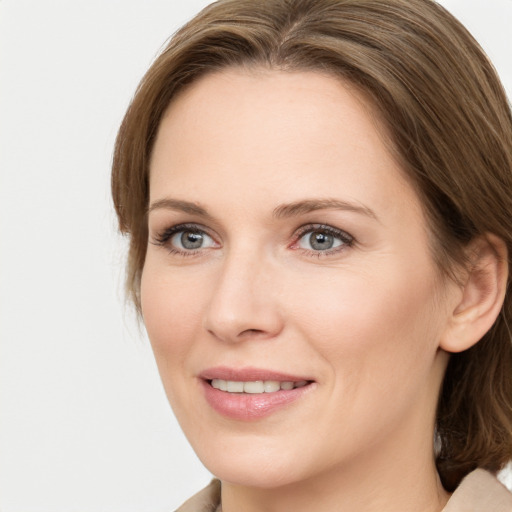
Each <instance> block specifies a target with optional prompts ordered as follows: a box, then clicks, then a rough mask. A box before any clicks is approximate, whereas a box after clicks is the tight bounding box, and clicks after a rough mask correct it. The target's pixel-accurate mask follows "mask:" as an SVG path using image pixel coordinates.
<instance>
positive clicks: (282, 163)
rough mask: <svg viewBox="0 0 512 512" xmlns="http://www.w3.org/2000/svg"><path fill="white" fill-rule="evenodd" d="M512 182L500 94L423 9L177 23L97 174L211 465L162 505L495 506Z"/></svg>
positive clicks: (188, 420)
mask: <svg viewBox="0 0 512 512" xmlns="http://www.w3.org/2000/svg"><path fill="white" fill-rule="evenodd" d="M511 190H512V118H511V114H510V109H509V106H508V103H507V100H506V97H505V94H504V92H503V89H502V87H501V85H500V83H499V80H498V79H497V78H496V75H495V73H494V70H493V68H492V66H491V64H490V63H489V61H488V60H487V58H486V57H485V55H484V54H483V52H482V50H481V49H480V48H479V46H478V45H477V43H476V42H475V41H474V40H473V39H472V37H471V36H470V35H469V34H468V33H467V31H466V30H465V29H464V28H463V27H462V26H461V25H460V24H459V23H458V22H457V21H456V20H455V19H453V17H452V16H451V15H449V14H448V13H447V12H446V11H445V10H444V9H443V8H441V7H440V6H439V5H437V4H435V3H434V2H431V1H430V0H264V1H261V2H252V1H244V0H221V1H220V2H217V3H215V4H213V5H211V6H210V7H208V8H206V9H205V10H204V11H202V12H201V13H200V14H199V15H198V16H197V17H196V18H195V19H194V20H192V21H191V22H190V23H189V24H187V25H186V26H185V27H183V28H182V29H181V30H180V31H179V32H178V33H177V34H176V35H175V36H174V38H173V39H172V40H171V41H170V43H169V45H168V46H167V48H166V49H165V50H164V52H163V53H162V54H161V55H160V57H159V58H158V59H157V60H156V61H155V63H154V64H153V65H152V67H151V69H150V70H149V71H148V73H147V74H146V76H145V78H144V79H143V81H142V83H141V85H140V86H139V89H138V91H137V93H136V95H135V97H134V100H133V102H132V105H131V106H130V108H129V110H128V112H127V114H126V117H125V119H124V121H123V124H122V126H121V129H120V132H119V135H118V140H117V145H116V150H115V155H114V163H113V196H114V203H115V206H116V210H117V213H118V216H119V222H120V228H121V231H123V232H125V233H127V234H129V236H130V254H129V266H128V287H129V290H130V292H131V294H132V297H133V299H134V301H135V304H136V305H137V307H138V308H139V310H140V312H141V314H142V316H143V319H144V323H145V326H146V329H147V331H148V334H149V338H150V340H151V343H152V347H153V350H154V353H155V357H156V361H157V364H158V367H159V371H160V374H161V377H162V381H163V384H164V387H165V389H166V393H167V396H168V398H169V401H170V403H171V405H172V407H173V409H174V412H175V414H176V416H177V418H178V420H179V422H180V424H181V426H182V428H183V430H184V432H185V434H186V435H187V437H188V439H189V441H190V442H191V444H192V446H193V448H194V449H195V451H196V452H197V454H198V456H199V457H200V459H201V460H202V462H203V463H204V464H205V466H206V467H207V468H208V469H209V470H210V471H211V472H212V473H213V474H214V475H215V476H216V477H217V478H218V479H219V480H216V481H214V482H213V483H212V484H211V485H210V486H209V487H208V488H207V489H206V490H204V491H203V492H202V493H200V494H199V495H197V496H196V497H194V498H192V499H191V500H190V501H189V502H187V504H185V505H184V506H183V508H181V509H180V510H182V511H196V510H197V511H202V510H221V508H222V511H223V512H233V511H236V510H243V511H256V510H273V511H281V510H283V511H284V510H294V511H301V510H316V511H320V512H321V511H331V510H357V511H360V512H365V511H373V510H380V511H382V510H400V511H401V510H415V511H440V510H446V511H453V510H468V506H472V507H473V508H472V510H482V511H483V510H485V511H491V510H493V511H502V510H512V496H511V495H510V494H509V493H508V491H507V490H506V489H505V488H504V487H502V486H501V484H499V483H498V481H497V480H495V478H494V477H493V476H492V473H496V471H498V470H499V469H500V468H502V467H503V466H504V465H505V464H506V463H507V462H508V461H509V460H510V458H511V457H512V378H511V375H512V373H511V371H512V348H511V343H510V341H511V340H510V331H509V329H508V322H509V321H510V316H511V298H510V294H507V293H506V291H507V286H508V283H509V280H510V277H509V254H510V252H511V250H512V225H511V224H512V220H511V219H512V199H511V193H510V192H511ZM461 481H462V483H461ZM468 504H469V505H468Z"/></svg>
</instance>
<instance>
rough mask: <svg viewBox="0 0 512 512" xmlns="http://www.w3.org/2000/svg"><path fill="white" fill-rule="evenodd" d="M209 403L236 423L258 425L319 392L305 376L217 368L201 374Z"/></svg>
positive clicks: (250, 368)
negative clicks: (268, 417)
mask: <svg viewBox="0 0 512 512" xmlns="http://www.w3.org/2000/svg"><path fill="white" fill-rule="evenodd" d="M198 377H199V382H200V383H201V386H202V388H203V393H204V397H205V399H206V403H207V404H208V405H209V407H211V408H212V409H213V410H214V411H215V412H216V413H217V414H220V415H221V416H223V417H225V418H229V419H231V420H237V421H258V420H261V419H263V418H265V417H267V416H269V415H271V414H274V413H277V412H278V411H280V410H284V409H286V408H288V407H290V406H292V404H294V403H295V404H297V403H302V402H303V400H305V399H306V396H308V395H309V394H310V393H312V392H314V390H315V389H316V388H317V383H316V382H315V381H314V380H311V378H310V377H309V376H306V375H291V374H287V373H281V372H276V371H273V370H265V369H258V368H252V367H245V368H229V367H224V366H223V367H216V368H210V369H208V370H205V371H203V372H201V374H200V375H198Z"/></svg>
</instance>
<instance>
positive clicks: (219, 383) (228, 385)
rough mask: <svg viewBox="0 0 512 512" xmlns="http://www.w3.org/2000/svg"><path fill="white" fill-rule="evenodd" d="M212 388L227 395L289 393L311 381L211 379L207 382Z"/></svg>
mask: <svg viewBox="0 0 512 512" xmlns="http://www.w3.org/2000/svg"><path fill="white" fill-rule="evenodd" d="M207 382H208V383H209V384H210V386H212V388H215V389H218V390H220V391H226V392H227V393H248V394H258V393H276V392H277V391H281V390H284V391H290V390H292V389H296V388H302V387H304V386H307V385H308V384H310V383H311V382H312V381H307V380H299V381H295V382H294V381H278V380H252V381H251V380H248V381H238V380H224V379H211V380H208V381H207Z"/></svg>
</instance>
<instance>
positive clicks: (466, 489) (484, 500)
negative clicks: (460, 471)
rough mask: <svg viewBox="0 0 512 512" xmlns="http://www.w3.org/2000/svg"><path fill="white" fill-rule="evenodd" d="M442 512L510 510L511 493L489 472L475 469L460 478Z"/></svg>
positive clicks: (501, 511) (511, 504) (508, 511)
mask: <svg viewBox="0 0 512 512" xmlns="http://www.w3.org/2000/svg"><path fill="white" fill-rule="evenodd" d="M443 512H512V494H511V493H510V492H509V491H508V489H507V488H506V487H505V486H504V485H503V484H501V483H500V482H499V481H498V480H497V479H496V477H494V476H493V475H491V473H488V472H487V471H484V470H483V469H476V470H475V471H473V472H471V473H470V474H469V475H467V476H466V478H464V480H462V482H461V483H460V485H459V487H457V489H456V490H455V492H454V493H453V495H452V497H451V498H450V500H449V501H448V503H447V505H446V507H445V508H444V509H443Z"/></svg>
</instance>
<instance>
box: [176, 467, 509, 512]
mask: <svg viewBox="0 0 512 512" xmlns="http://www.w3.org/2000/svg"><path fill="white" fill-rule="evenodd" d="M176 512H222V509H221V506H220V482H219V480H212V482H211V483H210V485H208V487H205V488H204V489H203V490H202V491H200V492H198V493H197V494H196V495H195V496H193V497H192V498H190V499H189V500H188V501H186V502H185V503H184V504H183V505H182V506H181V507H180V508H179V509H178V510H176ZM442 512H512V494H511V493H510V492H509V491H508V490H507V489H506V487H505V486H503V485H502V484H501V483H500V482H499V481H498V480H496V478H495V477H494V476H492V475H491V474H490V473H488V472H487V471H484V470H483V469H477V470H475V471H473V472H472V473H470V474H469V475H468V476H467V477H466V478H464V480H462V482H461V484H460V485H459V487H458V488H457V489H456V490H455V492H454V493H453V494H452V497H451V498H450V500H449V501H448V503H447V504H446V507H445V508H444V509H443V511H442Z"/></svg>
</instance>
